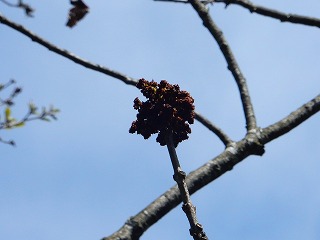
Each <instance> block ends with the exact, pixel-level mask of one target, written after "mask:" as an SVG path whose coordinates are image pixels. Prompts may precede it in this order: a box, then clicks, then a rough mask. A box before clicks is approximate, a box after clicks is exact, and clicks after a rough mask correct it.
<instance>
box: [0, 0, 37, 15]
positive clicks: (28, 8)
mask: <svg viewBox="0 0 320 240" xmlns="http://www.w3.org/2000/svg"><path fill="white" fill-rule="evenodd" d="M0 1H1V2H3V3H4V4H6V5H7V6H9V7H16V8H22V9H23V10H24V12H25V14H26V15H27V16H28V17H33V15H32V13H33V12H34V9H33V8H32V7H31V6H30V5H29V4H26V3H24V2H22V0H19V1H18V3H16V4H13V3H10V2H8V1H6V0H0Z"/></svg>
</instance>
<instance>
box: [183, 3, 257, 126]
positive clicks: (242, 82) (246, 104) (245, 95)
mask: <svg viewBox="0 0 320 240" xmlns="http://www.w3.org/2000/svg"><path fill="white" fill-rule="evenodd" d="M189 2H190V3H191V5H192V6H193V8H194V9H195V10H196V12H197V13H198V15H199V16H200V18H201V19H202V21H203V25H204V26H205V27H206V28H207V29H208V30H209V32H210V33H211V35H212V36H213V37H214V39H215V40H216V41H217V43H218V45H219V47H220V49H221V51H222V53H223V55H224V57H225V59H226V61H227V63H228V69H229V70H230V71H231V73H232V75H233V77H234V79H235V81H236V83H237V85H238V88H239V92H240V96H241V102H242V106H243V110H244V114H245V118H246V124H247V126H246V127H247V130H248V131H250V130H252V129H255V128H256V125H257V124H256V118H255V115H254V111H253V106H252V103H251V99H250V95H249V90H248V87H247V83H246V79H245V78H244V76H243V74H242V72H241V70H240V67H239V65H238V63H237V61H236V59H235V57H234V55H233V53H232V51H231V49H230V47H229V44H228V43H227V41H226V39H225V38H224V36H223V33H222V31H221V30H220V29H219V28H218V26H217V25H216V24H215V23H214V22H213V20H212V18H211V17H210V15H209V12H208V9H207V8H206V6H205V5H204V4H202V3H201V2H200V1H199V0H190V1H189Z"/></svg>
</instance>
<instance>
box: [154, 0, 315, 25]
mask: <svg viewBox="0 0 320 240" xmlns="http://www.w3.org/2000/svg"><path fill="white" fill-rule="evenodd" d="M154 1H155V2H171V3H185V4H188V3H190V1H188V0H154ZM200 2H201V3H202V4H213V3H225V4H226V7H227V6H229V5H231V4H234V5H239V6H241V7H244V8H246V9H248V10H249V11H250V12H251V13H257V14H260V15H263V16H266V17H271V18H275V19H278V20H280V21H281V22H290V23H295V24H302V25H307V26H312V27H320V19H319V18H313V17H308V16H302V15H298V14H290V13H284V12H280V11H278V10H275V9H271V8H266V7H263V6H259V5H255V4H253V3H252V2H250V1H248V0H202V1H200Z"/></svg>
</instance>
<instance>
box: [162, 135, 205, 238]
mask: <svg viewBox="0 0 320 240" xmlns="http://www.w3.org/2000/svg"><path fill="white" fill-rule="evenodd" d="M166 143H167V148H168V151H169V155H170V159H171V163H172V167H173V170H174V175H173V179H174V180H175V181H176V182H177V185H178V188H179V191H180V195H181V198H182V202H183V206H182V209H183V211H184V212H185V214H186V215H187V218H188V220H189V224H190V235H191V236H192V237H193V239H194V240H207V239H208V238H207V236H206V234H205V232H204V231H203V227H202V225H201V224H200V223H199V222H198V220H197V215H196V208H195V206H194V205H193V204H192V202H191V198H190V194H189V190H188V187H187V184H186V181H185V178H186V173H185V172H183V171H182V169H181V167H180V163H179V160H178V157H177V153H176V149H175V146H174V143H173V137H172V132H171V131H169V132H167V134H166Z"/></svg>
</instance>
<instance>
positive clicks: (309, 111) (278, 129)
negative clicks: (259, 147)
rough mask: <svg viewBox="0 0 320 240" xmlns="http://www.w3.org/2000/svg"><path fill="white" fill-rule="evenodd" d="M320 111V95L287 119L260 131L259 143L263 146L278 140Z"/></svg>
mask: <svg viewBox="0 0 320 240" xmlns="http://www.w3.org/2000/svg"><path fill="white" fill-rule="evenodd" d="M319 111H320V95H318V96H316V97H315V98H313V99H312V100H310V101H309V102H307V103H306V104H304V105H303V106H301V107H300V108H298V109H297V110H296V111H294V112H292V113H290V114H289V115H288V116H287V117H285V118H284V119H282V120H280V121H279V122H276V123H274V124H272V125H270V126H268V127H266V128H263V129H261V140H260V141H261V142H262V143H263V144H265V143H268V142H270V141H272V140H273V139H275V138H278V137H280V136H282V135H284V134H286V133H287V132H289V131H291V130H292V129H294V128H295V127H297V126H298V125H299V124H301V123H303V122H304V121H305V120H307V119H308V118H309V117H311V116H313V115H314V114H316V113H317V112H319Z"/></svg>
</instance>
